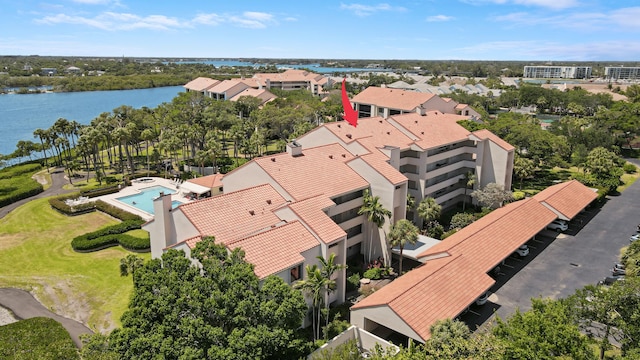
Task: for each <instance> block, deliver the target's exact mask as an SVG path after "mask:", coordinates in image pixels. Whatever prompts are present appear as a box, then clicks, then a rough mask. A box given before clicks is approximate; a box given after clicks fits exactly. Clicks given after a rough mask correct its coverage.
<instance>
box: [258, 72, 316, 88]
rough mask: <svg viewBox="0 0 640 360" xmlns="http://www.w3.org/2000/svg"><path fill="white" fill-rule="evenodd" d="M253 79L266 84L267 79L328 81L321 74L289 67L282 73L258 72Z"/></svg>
mask: <svg viewBox="0 0 640 360" xmlns="http://www.w3.org/2000/svg"><path fill="white" fill-rule="evenodd" d="M253 79H256V80H258V81H259V82H260V84H261V85H263V86H265V85H266V83H267V80H269V81H271V82H283V83H284V82H310V83H312V84H320V85H322V84H324V83H326V82H327V81H328V78H327V77H325V76H323V75H321V74H316V73H312V72H309V71H306V70H297V69H289V70H286V71H284V72H281V73H257V74H254V75H253Z"/></svg>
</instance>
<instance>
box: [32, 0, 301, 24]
mask: <svg viewBox="0 0 640 360" xmlns="http://www.w3.org/2000/svg"><path fill="white" fill-rule="evenodd" d="M81 1H98V0H81ZM294 20H295V19H293V18H287V21H294ZM35 22H36V23H39V24H47V25H56V24H75V25H85V26H89V27H93V28H97V29H102V30H107V31H117V30H134V29H150V30H175V29H180V28H190V27H193V26H195V25H208V26H218V25H222V24H230V25H233V26H237V27H243V28H249V29H264V28H266V27H267V26H269V25H273V24H277V23H278V21H277V20H276V19H275V17H274V15H272V14H269V13H264V12H256V11H246V12H244V13H242V14H240V15H228V14H216V13H209V14H198V15H196V16H195V17H193V18H192V19H189V20H184V19H178V18H175V17H170V16H165V15H148V16H140V15H136V14H131V13H119V12H111V11H107V12H103V13H100V14H99V15H96V16H94V17H87V16H77V15H68V14H57V15H49V16H45V17H43V18H40V19H36V20H35Z"/></svg>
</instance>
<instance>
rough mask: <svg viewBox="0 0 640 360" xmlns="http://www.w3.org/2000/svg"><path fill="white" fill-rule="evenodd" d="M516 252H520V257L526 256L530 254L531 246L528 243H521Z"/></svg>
mask: <svg viewBox="0 0 640 360" xmlns="http://www.w3.org/2000/svg"><path fill="white" fill-rule="evenodd" d="M515 253H516V254H518V256H520V257H525V256H527V255H529V247H528V246H527V244H524V245H521V246H520V247H519V248H518V250H516V252H515Z"/></svg>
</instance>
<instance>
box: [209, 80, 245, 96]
mask: <svg viewBox="0 0 640 360" xmlns="http://www.w3.org/2000/svg"><path fill="white" fill-rule="evenodd" d="M237 86H240V87H242V88H245V89H246V87H247V86H249V85H247V84H245V83H244V82H243V81H240V80H238V79H231V80H223V81H222V82H220V83H218V84H216V85H215V86H213V87H211V88H209V89H208V90H207V91H209V92H210V93H216V94H222V93H225V92H227V91H229V90H230V89H233V88H235V87H237Z"/></svg>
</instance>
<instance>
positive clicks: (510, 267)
mask: <svg viewBox="0 0 640 360" xmlns="http://www.w3.org/2000/svg"><path fill="white" fill-rule="evenodd" d="M502 266H506V267H508V268H509V269H513V268H514V267H513V266H511V265H508V264H502Z"/></svg>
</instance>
